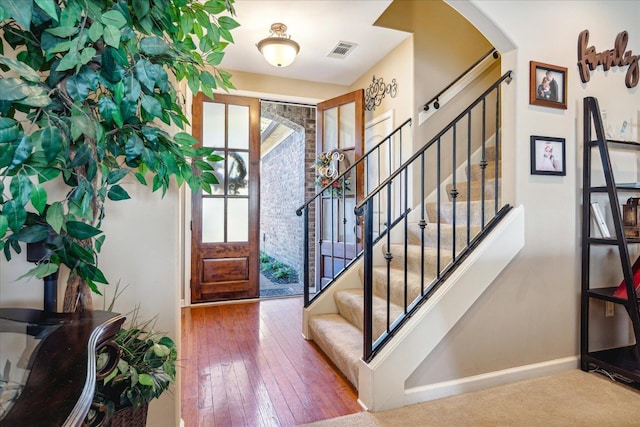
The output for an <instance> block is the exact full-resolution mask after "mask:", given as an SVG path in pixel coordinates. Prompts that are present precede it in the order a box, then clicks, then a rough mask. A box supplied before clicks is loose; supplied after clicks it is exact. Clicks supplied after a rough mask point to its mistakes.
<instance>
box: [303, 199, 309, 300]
mask: <svg viewBox="0 0 640 427" xmlns="http://www.w3.org/2000/svg"><path fill="white" fill-rule="evenodd" d="M303 263H304V265H303V267H302V283H303V284H304V306H305V307H308V306H309V205H306V206H305V207H304V261H303Z"/></svg>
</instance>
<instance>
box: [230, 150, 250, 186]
mask: <svg viewBox="0 0 640 427" xmlns="http://www.w3.org/2000/svg"><path fill="white" fill-rule="evenodd" d="M227 177H228V183H227V185H228V193H227V194H231V195H243V196H246V195H248V194H249V153H247V152H239V151H229V152H228V155H227Z"/></svg>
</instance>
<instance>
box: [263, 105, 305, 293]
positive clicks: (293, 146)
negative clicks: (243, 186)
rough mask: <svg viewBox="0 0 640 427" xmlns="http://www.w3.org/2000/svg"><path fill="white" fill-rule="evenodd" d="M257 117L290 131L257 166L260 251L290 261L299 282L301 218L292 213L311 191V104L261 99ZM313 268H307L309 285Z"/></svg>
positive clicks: (302, 258) (301, 267)
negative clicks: (308, 270)
mask: <svg viewBox="0 0 640 427" xmlns="http://www.w3.org/2000/svg"><path fill="white" fill-rule="evenodd" d="M262 115H263V117H268V118H270V119H272V120H274V121H277V122H279V123H282V124H285V125H287V126H289V127H290V128H292V129H294V133H292V134H291V135H290V136H289V137H288V138H286V139H285V140H284V141H282V142H281V143H280V144H278V146H276V147H275V148H273V149H272V150H271V151H270V152H268V153H267V154H266V155H265V156H264V157H263V158H262V160H261V166H260V250H261V251H263V252H265V253H267V254H268V255H270V256H272V257H273V258H275V259H277V260H279V261H281V262H283V263H285V264H288V265H290V266H291V267H292V268H294V269H295V270H296V271H297V273H298V277H299V280H300V281H302V272H303V260H304V251H303V244H304V240H303V239H304V234H303V233H304V224H303V217H298V216H297V215H296V209H297V208H299V207H300V206H301V205H302V204H303V203H304V202H305V200H307V199H308V198H309V197H311V196H313V194H315V186H314V184H313V180H314V172H313V170H312V169H311V164H312V163H313V161H314V160H315V133H316V129H315V123H316V110H315V108H314V107H306V106H297V105H289V104H279V103H269V102H262ZM309 223H310V236H309V243H310V244H309V249H310V254H309V257H310V258H309V259H310V260H311V261H312V263H313V260H314V257H315V250H314V249H315V243H314V242H315V232H314V228H315V227H314V225H315V206H311V209H310V212H309ZM313 277H314V269H313V268H311V269H310V278H311V281H312V283H313Z"/></svg>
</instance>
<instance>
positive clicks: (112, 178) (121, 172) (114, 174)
mask: <svg viewBox="0 0 640 427" xmlns="http://www.w3.org/2000/svg"><path fill="white" fill-rule="evenodd" d="M128 173H129V170H127V169H116V170H113V171H111V172H109V175H107V184H116V183H117V182H118V181H120V180H121V179H122V178H124V177H125V176H127V174H128Z"/></svg>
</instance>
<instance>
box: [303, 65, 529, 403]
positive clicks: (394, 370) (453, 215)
mask: <svg viewBox="0 0 640 427" xmlns="http://www.w3.org/2000/svg"><path fill="white" fill-rule="evenodd" d="M510 78H511V73H510V72H507V73H506V74H504V75H503V76H501V77H500V78H499V79H498V80H497V81H496V82H495V83H494V84H493V85H491V86H490V87H489V88H488V89H487V90H486V91H485V92H484V93H483V94H482V95H480V96H479V97H478V98H477V99H476V100H475V101H474V102H472V103H471V104H470V105H469V107H467V108H466V109H465V110H464V111H463V112H461V113H460V114H459V115H458V116H457V117H456V118H455V119H454V120H453V121H452V122H451V123H450V124H449V125H447V126H445V127H444V128H443V129H442V130H441V131H440V132H438V133H437V134H436V135H435V136H434V137H433V138H432V139H431V140H429V141H428V142H426V143H425V144H424V145H423V146H422V147H421V148H420V149H418V150H417V151H416V152H415V153H413V154H412V155H411V156H410V157H409V158H408V159H406V160H404V159H403V160H402V162H403V163H402V165H400V166H399V167H398V169H397V170H395V171H393V172H391V173H389V175H388V176H387V177H386V178H384V179H378V180H377V181H375V182H374V186H375V188H373V189H371V190H368V191H369V192H368V193H365V194H364V195H363V197H362V198H361V199H360V200H359V201H358V202H357V204H356V206H355V210H354V217H352V218H350V219H349V220H346V216H347V212H346V211H344V212H345V213H344V217H345V220H344V221H340V222H339V223H337V225H335V226H333V225H332V226H331V228H330V229H329V230H325V229H323V228H322V227H324V224H325V219H324V218H323V210H318V209H315V206H316V204H317V202H316V200H318V199H319V198H320V197H325V198H330V200H332V201H335V200H337V201H338V202H340V201H342V202H344V199H345V196H344V194H345V182H346V180H347V178H348V177H349V176H353V173H354V171H355V170H356V168H361V170H366V171H367V173H370V172H371V171H372V169H371V165H374V168H375V165H376V164H380V163H379V162H380V159H379V157H376V156H379V153H380V152H381V151H382V150H381V149H380V148H379V147H380V146H381V144H387V147H386V148H385V150H386V152H391V151H392V150H393V149H394V146H393V141H394V138H393V135H394V134H396V135H397V134H398V133H400V134H401V133H402V129H403V127H404V126H405V125H406V124H407V123H408V124H409V125H410V121H408V122H405V124H403V125H402V126H401V127H400V128H398V129H396V130H395V131H394V132H392V133H391V134H390V135H389V136H388V137H387V138H386V139H385V141H383V142H381V143H380V144H378V146H376V147H374V148H373V149H372V150H370V151H369V152H368V153H366V154H365V155H364V156H363V157H362V158H360V159H358V160H357V161H356V162H355V163H354V164H353V165H351V167H350V168H349V169H347V170H346V171H345V172H343V173H342V174H341V175H340V176H338V177H337V178H335V180H334V181H332V182H331V183H329V184H328V185H327V186H325V187H324V188H323V189H322V190H321V191H320V192H319V193H318V194H316V195H315V196H314V197H313V198H311V199H309V200H308V201H307V202H305V204H304V205H303V206H301V207H300V208H299V209H298V210H297V214H298V215H299V216H302V217H303V220H304V232H305V242H304V248H305V269H304V272H303V278H304V283H305V286H304V291H305V293H304V302H305V310H304V313H303V331H302V332H303V336H305V337H306V338H307V339H312V340H314V341H315V342H316V343H317V345H318V346H319V347H320V348H321V349H322V351H324V352H325V353H326V355H327V356H328V357H329V358H330V359H331V360H332V361H333V363H334V364H335V365H336V367H337V368H338V369H339V370H340V371H341V372H342V373H343V374H344V375H345V377H346V378H347V379H348V380H349V381H350V382H351V383H352V384H353V385H354V386H355V387H356V388H357V389H358V396H359V401H360V403H361V405H362V406H363V407H365V408H366V409H368V410H371V411H380V410H385V409H390V408H395V407H400V406H404V405H407V404H410V403H415V402H419V401H425V400H429V399H432V398H434V395H433V393H432V394H431V395H429V393H431V392H430V391H429V390H432V389H433V388H429V387H414V388H413V389H407V388H406V386H405V384H406V381H407V379H408V378H409V377H410V376H411V375H412V373H413V372H414V371H415V370H416V369H417V368H418V367H419V366H420V364H421V363H422V362H424V361H425V360H426V358H427V357H428V356H429V354H430V353H431V352H432V351H433V349H434V348H435V347H436V346H437V345H438V344H439V343H440V342H441V341H442V340H443V339H444V338H445V336H446V334H447V333H448V332H449V331H450V330H451V329H452V328H453V327H454V326H455V324H456V323H457V322H458V320H459V319H460V318H461V317H462V316H463V315H464V314H465V313H466V312H467V311H468V310H469V308H470V307H471V306H472V305H473V304H474V303H475V301H476V300H477V299H478V298H479V297H480V295H481V294H482V293H483V292H484V291H485V290H486V289H487V288H488V287H489V286H490V285H491V283H493V281H494V280H495V278H496V277H497V275H498V274H500V272H501V271H502V270H503V269H504V268H505V267H506V266H507V265H508V263H509V262H510V261H511V260H512V259H513V258H514V257H515V256H516V255H517V253H518V252H519V251H520V249H522V247H523V246H524V210H523V209H522V208H521V207H520V208H516V209H513V208H512V207H511V206H509V205H508V204H505V205H502V200H500V199H501V196H500V180H501V172H500V171H501V161H500V152H501V150H500V146H501V142H502V140H501V135H500V111H501V108H500V100H501V95H500V90H501V88H500V86H501V83H502V82H504V81H506V82H507V83H508V82H509V81H510ZM374 172H375V170H374ZM349 174H352V175H349ZM335 186H338V187H339V188H342V192H341V193H340V194H341V196H334V195H331V196H326V194H327V193H326V192H331V191H332V188H333V187H335ZM329 194H333V193H329ZM316 216H317V217H316ZM331 218H333V217H331ZM318 224H319V225H320V227H321V228H320V229H319V230H318V229H316V228H314V227H315V226H316V225H318ZM346 224H351V225H350V227H352V224H359V227H361V228H362V233H360V232H358V233H357V236H358V241H357V249H356V254H357V255H356V258H354V259H352V260H350V261H348V262H346V263H345V265H344V266H343V267H341V268H339V269H336V271H335V272H334V273H333V276H332V277H331V278H330V280H329V281H328V282H326V283H325V282H322V283H314V282H312V281H311V280H310V278H311V277H313V276H312V274H310V271H311V270H312V269H317V268H318V266H317V265H315V264H313V263H312V262H311V261H312V257H311V256H309V251H308V249H309V248H310V247H313V245H315V244H316V243H317V240H316V239H318V236H336V235H346V233H347V232H348V230H347V228H346ZM355 229H356V228H354V230H355ZM354 246H356V245H354ZM336 252H340V251H336ZM331 256H332V258H331V259H333V251H332V255H331ZM320 268H322V267H320ZM449 389H452V388H451V387H449ZM436 397H442V394H441V395H438V396H436Z"/></svg>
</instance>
